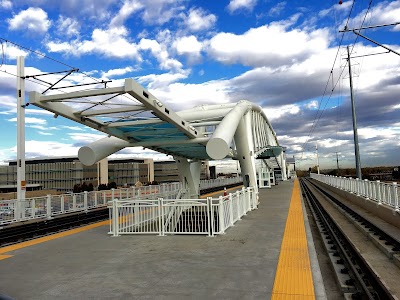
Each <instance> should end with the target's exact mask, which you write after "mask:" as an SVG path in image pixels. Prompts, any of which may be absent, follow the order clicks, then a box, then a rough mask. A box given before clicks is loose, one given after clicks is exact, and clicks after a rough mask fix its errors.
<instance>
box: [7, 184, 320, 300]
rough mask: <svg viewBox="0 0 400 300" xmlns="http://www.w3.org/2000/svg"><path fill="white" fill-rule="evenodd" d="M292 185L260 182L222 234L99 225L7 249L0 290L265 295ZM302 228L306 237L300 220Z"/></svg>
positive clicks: (46, 294)
mask: <svg viewBox="0 0 400 300" xmlns="http://www.w3.org/2000/svg"><path fill="white" fill-rule="evenodd" d="M292 189H293V181H292V180H291V181H286V182H280V183H279V185H277V186H275V187H273V188H272V189H262V190H260V206H259V209H257V210H254V211H251V212H249V213H248V214H247V216H244V217H243V218H242V220H241V221H238V222H237V223H236V224H235V226H234V227H233V228H230V229H229V230H227V232H226V234H225V235H221V236H216V237H206V236H165V237H159V236H149V235H132V236H120V237H111V236H109V235H108V234H107V232H108V230H109V227H108V226H106V225H104V226H100V227H97V228H94V229H91V230H87V231H83V232H80V233H76V234H72V235H68V236H64V237H62V238H58V239H54V240H50V241H47V242H43V243H39V244H36V245H32V246H30V247H25V248H21V249H17V250H14V251H12V252H8V253H6V254H9V255H12V257H9V258H6V259H2V260H0V294H5V295H8V296H10V297H12V298H15V299H40V300H44V299H188V298H191V299H269V298H270V297H271V292H272V289H273V285H274V278H275V272H276V266H277V264H278V258H279V253H280V247H281V243H282V236H283V233H284V230H285V224H286V218H287V214H288V208H289V204H290V199H291V195H292ZM303 211H304V210H303ZM306 231H307V238H309V237H310V234H309V232H308V231H309V229H308V226H307V221H306ZM312 248H313V243H312V241H311V242H310V241H309V251H310V257H311V265H312V267H313V278H314V285H315V291H316V298H317V299H323V298H324V297H325V296H324V290H323V283H322V280H321V279H320V277H319V275H318V272H319V271H318V270H319V267H318V264H317V262H316V259H315V250H313V249H312ZM313 256H314V257H313ZM314 271H315V274H314ZM316 285H317V286H316Z"/></svg>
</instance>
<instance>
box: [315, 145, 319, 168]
mask: <svg viewBox="0 0 400 300" xmlns="http://www.w3.org/2000/svg"><path fill="white" fill-rule="evenodd" d="M315 151H316V153H317V173H318V174H319V157H318V144H315Z"/></svg>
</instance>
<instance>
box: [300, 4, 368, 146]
mask: <svg viewBox="0 0 400 300" xmlns="http://www.w3.org/2000/svg"><path fill="white" fill-rule="evenodd" d="M354 3H355V0H353V3H352V6H351V9H350V12H349V15H348V17H347V21H346V25H345V28H347V26H348V24H349V21H350V17H351V13H352V11H353V7H354ZM371 5H372V0H370V1H369V4H368V8H367V10H366V13H365V15H364V18H363V21H362V24H361V27H362V26H363V25H364V22H365V19H366V17H367V15H368V13H369V11H370V8H371ZM344 33H345V32H342V37H341V40H340V43H339V45H338V50H337V52H336V55H335V59H334V62H333V65H332V68H331V71H330V73H329V77H328V80H327V84H326V85H325V89H324V92H323V95H322V97H321V101H320V103H319V106H318V109H317V112H316V114H315V117H314V121H313V124H312V126H311V129H310V132H309V134H308V137H307V140H306V141H305V142H304V143H303V146H302V149H303V152H304V151H305V150H306V146H307V144H308V142H309V140H310V139H311V136H312V134H313V132H314V130H315V128H316V125H317V124H318V122H319V120H320V119H321V117H322V115H323V113H324V111H325V109H326V107H327V105H328V103H329V101H330V99H331V97H332V95H333V92H334V90H335V89H336V86H337V84H338V82H339V81H340V80H341V77H342V74H343V72H344V70H345V68H346V66H347V63H348V62H346V64H345V65H344V67H343V68H342V71H341V72H340V74H339V76H338V80H337V81H336V83H335V84H334V85H333V88H332V90H331V92H330V94H329V97H328V99H327V100H326V103H325V105H324V107H323V109H322V110H321V104H322V100H323V99H324V97H325V95H326V94H327V87H328V85H329V81H330V79H331V76H333V70H334V67H335V64H336V60H337V58H338V54H339V51H340V48H341V46H342V42H343V38H344ZM357 40H358V36H356V38H355V40H354V42H353V43H352V44H353V46H352V47H351V53H352V52H353V50H354V46H355V44H356V43H357ZM351 53H350V54H351Z"/></svg>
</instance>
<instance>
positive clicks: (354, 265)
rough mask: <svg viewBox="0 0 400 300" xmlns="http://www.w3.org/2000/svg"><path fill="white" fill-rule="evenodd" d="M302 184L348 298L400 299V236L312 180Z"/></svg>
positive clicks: (304, 194)
mask: <svg viewBox="0 0 400 300" xmlns="http://www.w3.org/2000/svg"><path fill="white" fill-rule="evenodd" d="M300 184H301V189H302V193H303V198H304V200H305V201H306V203H308V205H309V207H310V210H311V212H312V215H313V217H314V219H315V220H316V224H317V227H318V229H319V231H320V234H321V239H322V240H323V243H324V246H325V249H326V251H327V254H328V256H329V258H330V261H331V264H332V269H333V270H334V272H335V274H336V279H337V282H338V284H339V286H340V289H341V291H342V292H343V295H344V298H346V299H398V298H397V295H399V294H400V288H399V284H398V278H400V269H399V267H398V265H400V263H399V262H400V260H399V259H398V258H399V253H400V252H399V250H400V243H399V242H398V241H397V239H396V238H395V237H393V236H391V235H390V234H388V233H387V232H385V230H383V229H382V228H379V227H378V226H377V225H376V224H373V223H372V222H370V221H368V220H366V219H365V218H364V217H363V216H362V215H361V214H360V213H358V212H357V211H355V210H354V209H351V208H349V207H347V206H346V205H345V204H343V203H342V202H341V201H339V200H338V199H337V198H336V197H334V196H333V195H332V194H330V193H327V192H326V191H324V190H323V189H321V188H319V187H318V186H316V185H314V184H313V183H312V182H311V181H309V180H304V179H302V180H301V181H300ZM396 264H397V265H396ZM395 278H396V279H395ZM394 279H395V280H394Z"/></svg>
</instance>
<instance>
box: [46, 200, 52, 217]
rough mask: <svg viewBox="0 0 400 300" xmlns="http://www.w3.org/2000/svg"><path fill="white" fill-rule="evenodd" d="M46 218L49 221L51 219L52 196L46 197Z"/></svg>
mask: <svg viewBox="0 0 400 300" xmlns="http://www.w3.org/2000/svg"><path fill="white" fill-rule="evenodd" d="M46 216H47V219H51V195H47V197H46Z"/></svg>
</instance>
